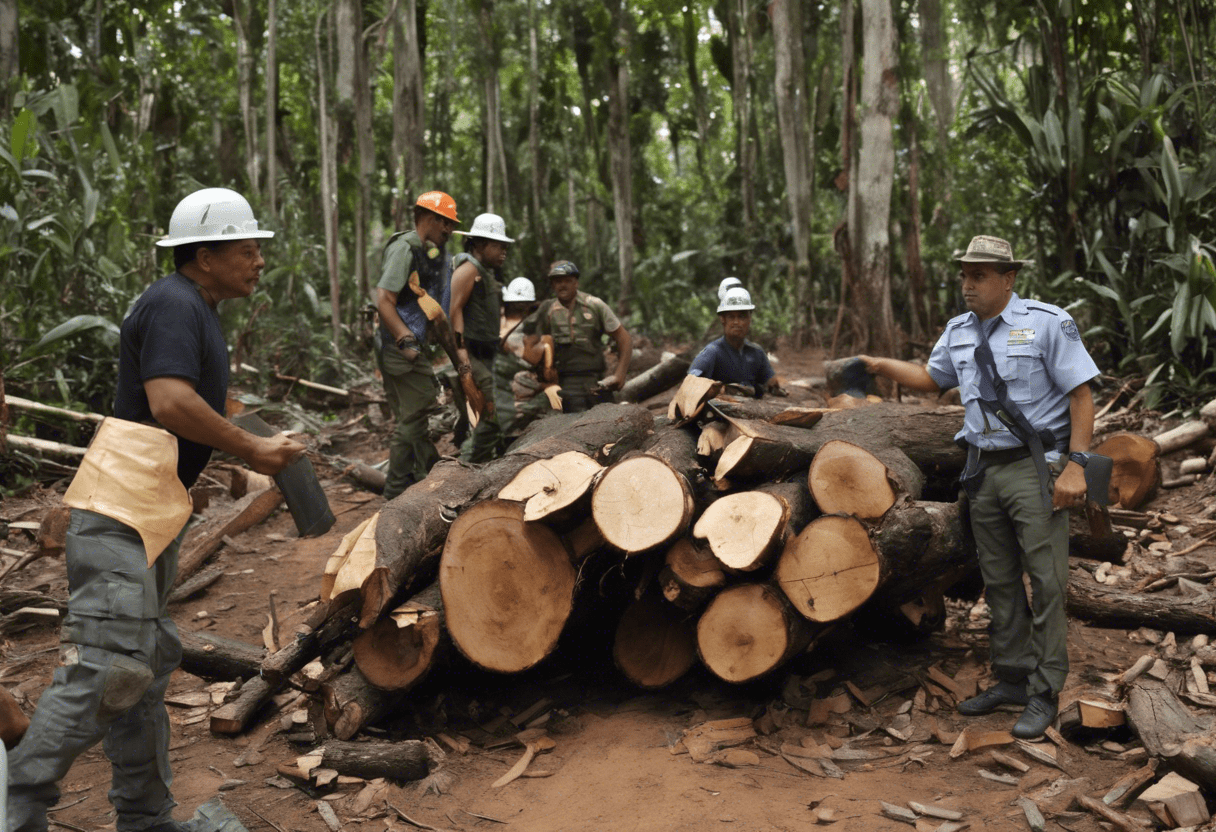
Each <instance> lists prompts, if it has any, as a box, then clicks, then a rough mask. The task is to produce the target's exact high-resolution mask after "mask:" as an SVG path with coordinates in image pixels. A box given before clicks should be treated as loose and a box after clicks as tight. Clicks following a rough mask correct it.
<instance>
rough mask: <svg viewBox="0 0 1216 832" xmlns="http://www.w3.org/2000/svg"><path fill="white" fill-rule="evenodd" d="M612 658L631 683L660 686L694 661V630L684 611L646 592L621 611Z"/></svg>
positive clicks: (684, 670) (686, 669) (683, 671)
mask: <svg viewBox="0 0 1216 832" xmlns="http://www.w3.org/2000/svg"><path fill="white" fill-rule="evenodd" d="M612 658H613V660H615V661H616V666H617V667H619V668H620V669H621V672H622V673H624V674H625V676H626V678H628V679H629V680H630V681H631V682H633V683H634V684H636V685H640V686H642V687H644V688H661V687H663V686H664V685H669V684H671V683H672V682H674V681H675V680H676V679H679V678H680V677H681V676H683V675H684V674H685V673H687V672H688V670H689V668H691V667H692V665H693V662H695V661H696V659H697V638H696V633H695V632H694V629H693V625H692V623H691V622H690V621H689V620H688V618H687V615H686V613H684V612H682V611H681V610H679V609H677V608H676V607H674V606H672V605H671V604H669V603H667V601H665V600H663V598H662V597H661V596H659V595H657V594H646V595H643V596H642V597H641V598H639V599H638V600H636V601H634V602H633V603H632V604H630V605H629V606H628V607H627V608H626V609H625V612H624V613H622V614H621V620H620V622H619V623H618V624H617V628H616V638H615V640H614V641H613V645H612Z"/></svg>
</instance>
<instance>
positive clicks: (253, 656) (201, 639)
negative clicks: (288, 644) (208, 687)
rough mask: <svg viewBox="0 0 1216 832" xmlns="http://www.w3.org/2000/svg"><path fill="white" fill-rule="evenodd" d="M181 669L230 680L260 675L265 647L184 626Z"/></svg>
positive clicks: (208, 677) (199, 675)
mask: <svg viewBox="0 0 1216 832" xmlns="http://www.w3.org/2000/svg"><path fill="white" fill-rule="evenodd" d="M178 635H179V636H180V638H181V642H182V663H181V668H182V670H184V671H186V672H187V673H190V674H193V675H195V676H198V677H200V678H203V679H217V680H221V681H226V682H230V681H232V680H234V679H248V678H250V677H252V676H257V675H258V673H259V672H260V671H261V669H262V660H263V659H264V658H265V657H266V649H265V648H264V647H260V646H254V645H252V644H248V643H246V642H244V641H236V640H234V639H230V638H224V637H223V636H217V635H213V634H211V633H203V632H198V631H196V630H181V631H179V633H178Z"/></svg>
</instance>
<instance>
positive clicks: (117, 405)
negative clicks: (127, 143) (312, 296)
mask: <svg viewBox="0 0 1216 832" xmlns="http://www.w3.org/2000/svg"><path fill="white" fill-rule="evenodd" d="M273 236H274V234H273V232H270V231H264V230H261V229H259V228H258V223H257V220H255V219H254V217H253V211H252V210H251V209H250V207H249V203H248V202H246V201H245V199H244V198H243V197H242V196H241V195H240V194H238V193H236V192H235V191H230V190H228V189H226V188H207V189H204V190H201V191H196V192H195V193H192V194H190V195H189V196H187V197H186V198H185V199H183V200H182V201H181V202H179V203H178V205H177V208H176V209H175V210H174V212H173V217H172V219H171V220H170V221H169V236H168V237H167V238H165V239H164V240H160V241H158V242H157V245H159V246H166V247H172V248H173V254H174V266H175V270H174V271H173V272H172V273H171V274H169V275H167V276H165V277H162V278H161V279H159V280H157V281H156V282H155V283H153V284H152V285H151V286H150V287H148V289H147V290H145V291H144V293H143V294H142V295H140V297H139V298H138V299H137V300H136V301H135V303H134V304H133V305H132V307H131V311H130V312H128V313H127V317H126V318H125V319H124V320H123V324H122V333H121V338H120V351H119V359H118V361H119V363H118V390H117V394H116V396H115V401H114V418H108V419H106V420H105V421H104V422H102V424H101V426H100V427H99V428H98V430H97V434H96V435H95V436H94V438H93V441H92V443H91V444H90V446H89V451H88V453H87V454H86V455H85V457H84V459H83V460H82V461H81V465H80V468H79V470H78V472H77V474H76V477H75V479H73V481H72V484H71V486H70V487H69V488H68V491H67V493H66V494H65V495H64V503H65V504H67V505H68V506H70V507H71V509H72V512H71V521H70V523H69V526H68V532H67V541H66V550H65V557H66V560H67V573H68V584H69V589H70V595H69V598H68V612H67V616H66V617H65V618H64V621H63V629H62V633H61V638H62V641H61V644H60V665H59V667H58V668H57V669H56V670H55V675H54V678H53V680H52V682H51V686H50V687H49V688H47V689H46V691H45V692H44V693H43V694H42V697H41V698H40V699H39V700H38V707H37V709H36V710H35V711H34V716H33V718H32V720H31V722H30V727H29V730H28V731H27V732H26V734H25V737H24V738H23V739H22V740H21V742H20V744H18V746H17V747H16V748H15V749H14V750H13V752H12V755H11V756H10V758H9V784H8V785H9V788H8V830H9V832H45V830H46V829H47V824H48V821H47V809H48V808H49V807H50V806H52V805H53V804H54V803H56V802H57V801H58V799H59V789H58V786H57V783H58V781H59V780H60V779H61V778H62V777H63V776H64V775H65V774H66V773H67V771H68V768H69V767H70V766H71V764H72V762H73V761H74V760H75V759H76V758H77V757H78V756H79V755H80V754H81V753H83V752H84V751H87V750H88V749H89V748H91V747H93V746H94V745H96V744H97V743H98V742H99V741H102V740H103V739H104V742H105V751H106V756H108V757H109V758H110V762H111V764H112V766H113V784H112V787H111V789H110V794H109V796H110V801H111V803H113V804H114V809H115V811H116V812H117V819H116V821H115V826H116V829H117V830H118V832H183V831H184V830H188V829H189V827H188V826H187V825H186V824H182V823H178V822H176V821H174V820H173V814H172V812H173V807H174V806H176V805H177V804H176V803H175V802H174V801H173V797H172V795H171V794H170V791H169V786H170V783H171V782H172V774H171V772H170V768H169V718H168V715H167V714H166V712H165V705H164V695H165V689H166V688H167V686H168V684H169V677H170V674H172V672H173V670H174V669H175V668H176V667H177V666H178V664H179V663H180V662H181V656H182V648H181V643H180V641H179V640H178V636H177V629H176V627H175V626H174V624H173V621H172V619H170V617H169V616H168V614H167V612H166V607H167V604H168V595H169V590H170V588H171V587H172V586H173V581H174V578H175V576H176V574H177V552H178V546H179V544H180V542H181V538H182V534H183V531H184V528H185V524H186V521H187V520H188V519H189V517H190V512H191V504H190V499H189V496H188V494H187V489H189V487H190V486H191V485H193V484H194V481H195V479H196V478H197V477H198V475H199V473H200V472H201V471H202V470H203V468H204V467H205V466H206V465H207V462H208V460H209V459H210V457H211V452H212V449H219V450H222V451H225V452H227V453H230V454H232V455H234V456H237V457H240V458H241V459H244V460H245V461H246V462H248V463H249V465H250V466H251V467H252V468H253V469H254V470H255V471H258V472H260V473H263V474H275V473H278V472H279V471H280V470H282V469H283V468H284V467H286V466H287V465H288V463H290V462H291V461H292V460H293V459H295V458H296V457H297V456H299V454H301V453H302V452H303V451H304V446H303V445H301V444H300V443H298V442H294V441H292V440H290V439H287V438H286V437H284V436H275V437H271V438H262V437H259V436H255V435H253V434H251V433H247V432H246V431H243V430H241V429H240V428H238V427H236V426H235V425H233V424H232V423H231V422H229V421H228V420H227V419H226V418H225V417H224V412H225V401H226V398H227V390H228V348H227V345H226V344H225V342H224V332H223V328H222V327H221V325H220V319H219V315H218V313H217V307H218V305H219V303H220V302H221V301H223V300H227V299H232V298H244V297H248V296H249V295H250V294H251V293H252V292H253V290H254V287H255V286H256V285H257V282H258V279H259V277H260V276H261V273H262V268H263V266H264V265H265V261H264V260H263V259H262V252H261V240H263V239H267V238H269V237H273Z"/></svg>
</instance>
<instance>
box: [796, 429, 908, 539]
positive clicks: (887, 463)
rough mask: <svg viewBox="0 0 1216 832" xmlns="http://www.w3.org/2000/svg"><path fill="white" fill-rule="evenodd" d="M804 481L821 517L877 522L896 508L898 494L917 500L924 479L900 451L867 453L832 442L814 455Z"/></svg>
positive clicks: (850, 444)
mask: <svg viewBox="0 0 1216 832" xmlns="http://www.w3.org/2000/svg"><path fill="white" fill-rule="evenodd" d="M807 482H808V485H809V487H810V490H811V495H812V496H813V497H814V498H815V504H816V505H818V506H819V510H820V511H822V512H823V513H824V514H852V515H853V516H854V517H860V518H862V519H863V520H876V519H878V518H879V517H882V516H883V515H884V514H886V512H887V509H889V508H890V507H891V506H893V505H895V500H896V498H897V497H898V496H900V495H905V494H906V495H907V496H909V497H911V498H912V499H914V500H916V499H920V492H921V489H922V488H923V487H924V484H925V477H924V474H922V473H921V472H920V469H919V468H917V467H916V466H915V465H913V464H912V460H910V459H908V455H907V454H905V453H904V452H903V451H901V450H900V449H899V448H879V449H876V450H873V451H870V450H867V449H866V448H863V447H861V446H859V445H856V444H854V443H852V442H848V441H845V440H843V439H833V440H830V441H828V442H825V443H824V444H823V445H822V447H820V448H819V451H818V452H817V453H816V454H815V458H814V460H812V461H811V468H810V472H809V474H808V477H807Z"/></svg>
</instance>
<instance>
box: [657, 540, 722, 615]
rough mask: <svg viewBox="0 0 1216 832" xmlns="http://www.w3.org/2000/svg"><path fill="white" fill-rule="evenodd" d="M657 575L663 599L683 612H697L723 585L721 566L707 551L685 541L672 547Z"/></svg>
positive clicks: (691, 541)
mask: <svg viewBox="0 0 1216 832" xmlns="http://www.w3.org/2000/svg"><path fill="white" fill-rule="evenodd" d="M664 564H665V565H664V566H663V569H662V571H660V572H659V587H660V588H661V589H662V590H663V597H664V598H666V599H667V600H668V601H669V602H670V603H672V604H674V605H676V606H677V607H679V608H680V609H682V610H684V611H685V612H696V611H698V610H700V609H701V608H702V607H704V606H705V605H706V604H707V603H709V599H710V598H712V597H713V596H714V595H716V594H717V593H718V590H720V589H721V588H722V587H723V586H725V585H726V572H724V571H723V569H722V563H721V562H720V561H719V560H718V559H717V558H716V557H714V554H713V552H711V551H709V549H708V548H707V547H702V546H700V545H698V544H697V542H696V541H694V540H692V539H690V538H687V537H684V538H680V539H679V540H677V541H676V542H675V543H673V544H672V546H671V548H670V549H668V550H667V554H666V556H665V557H664Z"/></svg>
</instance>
